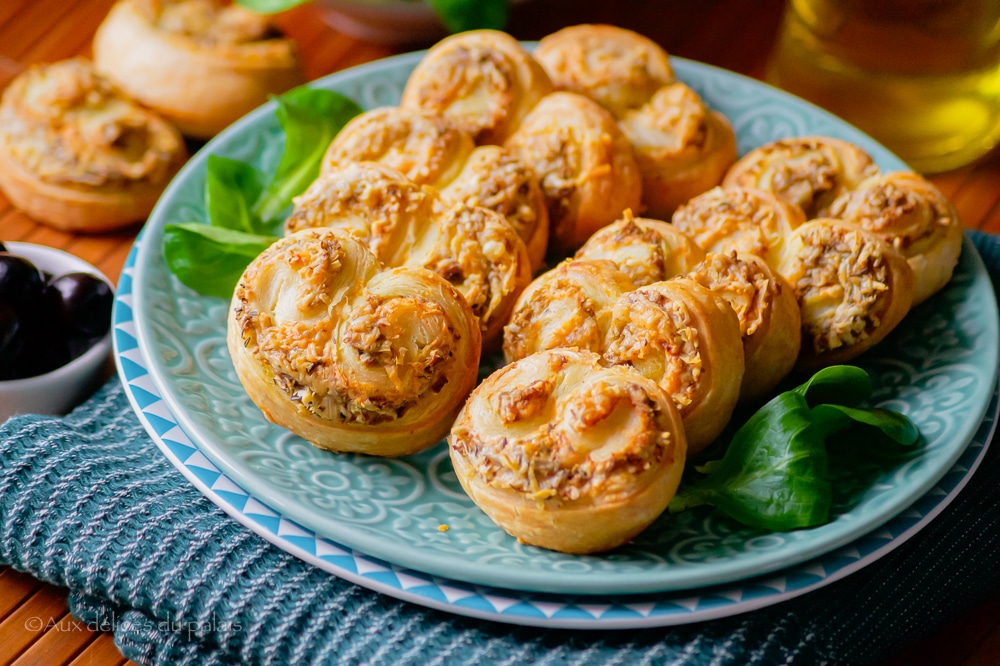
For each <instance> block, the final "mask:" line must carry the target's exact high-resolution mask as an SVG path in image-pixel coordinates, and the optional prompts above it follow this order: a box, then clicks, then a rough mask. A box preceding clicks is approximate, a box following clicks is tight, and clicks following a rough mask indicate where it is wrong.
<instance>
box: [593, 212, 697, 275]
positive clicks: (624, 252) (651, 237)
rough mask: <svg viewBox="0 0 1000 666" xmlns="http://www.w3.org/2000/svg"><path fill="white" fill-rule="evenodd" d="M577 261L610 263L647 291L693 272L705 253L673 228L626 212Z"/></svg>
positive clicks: (606, 228)
mask: <svg viewBox="0 0 1000 666" xmlns="http://www.w3.org/2000/svg"><path fill="white" fill-rule="evenodd" d="M575 258H576V259H607V260H608V261H610V262H612V263H614V264H615V266H617V267H618V270H620V271H622V272H623V273H625V274H626V275H628V276H629V278H631V279H632V282H634V283H635V286H637V287H644V286H645V285H647V284H652V283H654V282H660V281H661V280H666V279H668V278H672V277H675V276H677V275H683V274H684V273H687V272H689V271H691V270H693V269H694V267H695V266H696V265H697V264H698V262H700V261H701V260H702V259H704V258H705V252H704V251H703V250H702V249H701V248H700V247H698V244H697V243H695V242H694V240H692V239H691V237H690V236H688V235H686V234H684V233H681V232H680V231H678V230H677V229H676V228H675V227H673V226H672V225H670V224H667V223H666V222H661V221H660V220H650V219H647V218H642V217H633V216H632V211H631V210H626V211H625V215H624V216H623V217H622V219H620V220H618V221H617V222H615V223H613V224H609V225H608V226H606V227H604V228H603V229H600V230H598V231H597V232H596V233H595V234H594V235H593V236H591V237H590V239H589V240H588V241H587V242H586V243H584V244H583V247H581V248H580V249H579V250H577V251H576V255H575Z"/></svg>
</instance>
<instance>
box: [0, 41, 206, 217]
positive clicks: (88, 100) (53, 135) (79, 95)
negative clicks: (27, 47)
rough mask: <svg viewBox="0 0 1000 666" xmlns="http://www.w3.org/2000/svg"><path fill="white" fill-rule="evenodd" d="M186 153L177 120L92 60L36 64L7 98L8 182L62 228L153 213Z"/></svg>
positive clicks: (1, 173)
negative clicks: (131, 93) (142, 101)
mask: <svg viewBox="0 0 1000 666" xmlns="http://www.w3.org/2000/svg"><path fill="white" fill-rule="evenodd" d="M186 159H187V152H186V150H185V147H184V142H183V140H182V138H181V135H180V134H179V133H178V132H177V130H176V129H175V128H174V127H173V126H172V125H171V124H170V123H168V122H167V121H165V120H164V119H163V118H162V117H160V116H159V115H158V114H157V113H155V112H154V111H150V110H149V109H146V108H143V107H141V106H139V105H138V104H136V103H135V102H134V101H132V100H131V99H129V98H128V97H127V96H126V95H125V94H124V93H123V92H122V91H121V90H119V89H118V88H116V87H115V86H114V85H113V84H112V83H111V82H110V81H109V80H108V79H107V78H105V77H104V76H102V75H101V74H99V73H97V72H96V71H95V70H94V67H93V65H92V63H91V62H90V61H88V60H86V59H84V58H73V59H71V60H64V61H61V62H57V63H52V64H46V65H35V66H32V67H30V68H28V69H27V70H25V71H24V72H23V73H22V74H20V75H19V76H18V77H17V78H15V79H14V80H13V81H12V82H11V83H10V85H9V87H8V88H7V90H6V91H5V92H4V95H3V98H2V101H0V189H2V190H3V191H4V193H5V194H6V195H7V197H8V198H9V199H10V200H11V202H12V203H13V204H14V205H15V206H17V207H18V208H20V209H22V210H23V211H24V212H25V213H27V214H28V215H29V216H30V217H32V218H34V219H36V220H38V221H39V222H44V223H45V224H48V225H50V226H53V227H56V228H59V229H64V230H67V231H74V232H100V231H108V230H112V229H116V228H119V227H122V226H124V225H127V224H130V223H133V222H137V221H139V220H142V219H144V218H145V217H146V216H147V215H149V212H150V211H151V210H152V209H153V205H154V204H155V203H156V201H157V199H158V198H159V196H160V194H161V193H162V192H163V189H164V187H166V185H167V183H168V182H169V181H170V179H171V178H172V177H173V175H174V174H175V173H176V172H177V170H178V169H179V168H180V167H181V165H182V164H183V163H184V161H185V160H186Z"/></svg>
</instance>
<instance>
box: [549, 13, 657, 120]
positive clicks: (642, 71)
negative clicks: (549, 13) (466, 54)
mask: <svg viewBox="0 0 1000 666" xmlns="http://www.w3.org/2000/svg"><path fill="white" fill-rule="evenodd" d="M535 58H536V59H537V60H538V62H540V63H541V64H542V67H544V68H545V71H546V72H548V75H549V78H551V79H552V82H553V83H554V84H555V86H556V88H558V89H559V90H568V91H570V92H575V93H579V94H581V95H586V96H587V97H589V98H590V99H592V100H594V101H595V102H597V103H598V104H600V105H601V106H603V107H604V108H605V109H607V110H608V111H610V112H611V113H612V115H614V116H615V118H619V119H621V118H622V117H623V116H624V115H625V114H626V112H628V111H631V110H633V109H638V108H639V107H641V106H642V105H644V104H645V103H646V102H648V101H649V100H650V98H652V97H653V95H654V94H655V93H656V91H657V90H659V89H660V88H662V87H663V86H665V85H667V84H668V83H673V82H674V70H673V68H672V67H671V66H670V58H669V57H668V55H667V52H666V51H664V50H663V49H662V48H661V47H660V46H659V45H658V44H657V43H656V42H654V41H653V40H651V39H649V38H647V37H644V36H642V35H640V34H639V33H637V32H633V31H631V30H626V29H625V28H619V27H616V26H612V25H592V24H582V25H574V26H570V27H568V28H563V29H562V30H559V31H558V32H554V33H552V34H551V35H547V36H546V37H544V38H543V39H542V41H540V42H539V43H538V48H537V49H535Z"/></svg>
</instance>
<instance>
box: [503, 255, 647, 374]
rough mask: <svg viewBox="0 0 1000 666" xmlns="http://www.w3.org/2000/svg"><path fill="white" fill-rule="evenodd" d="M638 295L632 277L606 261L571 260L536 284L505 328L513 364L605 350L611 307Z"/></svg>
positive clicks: (505, 347)
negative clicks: (545, 354)
mask: <svg viewBox="0 0 1000 666" xmlns="http://www.w3.org/2000/svg"><path fill="white" fill-rule="evenodd" d="M633 289H635V284H633V282H632V280H630V279H629V277H628V276H627V275H625V274H624V273H622V272H621V271H619V270H618V269H617V268H616V267H615V265H614V264H613V263H611V262H610V261H603V260H594V261H587V260H580V259H574V260H566V261H564V262H562V263H560V264H559V265H558V266H556V267H555V268H553V269H552V270H550V271H548V272H546V273H542V274H541V275H539V276H538V277H537V278H535V279H534V280H532V282H531V284H529V285H528V288H527V289H525V290H524V291H523V292H522V293H521V296H520V297H519V298H518V299H517V303H516V304H515V306H514V311H513V313H512V314H511V316H510V321H509V323H508V324H507V326H506V327H505V328H504V335H503V351H504V358H505V359H506V360H507V362H508V363H511V362H513V361H516V360H517V359H520V358H524V357H525V356H528V355H529V354H533V353H535V352H537V351H542V350H545V349H556V348H558V347H577V348H579V349H588V350H590V351H593V352H602V351H603V350H604V339H605V337H606V335H607V331H608V326H609V325H610V323H611V306H612V305H613V304H614V303H615V301H617V300H618V297H619V296H621V295H622V294H624V293H625V292H628V291H631V290H633Z"/></svg>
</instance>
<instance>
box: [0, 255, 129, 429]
mask: <svg viewBox="0 0 1000 666" xmlns="http://www.w3.org/2000/svg"><path fill="white" fill-rule="evenodd" d="M113 303H114V289H113V287H112V284H111V282H110V280H108V278H107V277H106V276H104V275H102V274H101V273H100V271H98V270H97V269H96V268H94V267H93V266H91V265H90V264H88V263H87V262H85V261H83V260H82V259H79V258H78V257H76V256H74V255H72V254H69V253H67V252H63V251H62V250H57V249H54V248H50V247H46V246H44V245H34V244H30V243H13V242H8V243H0V422H2V421H4V420H6V419H7V418H8V417H10V416H13V415H14V414H24V413H35V414H62V413H65V412H67V411H69V410H70V409H72V407H74V406H75V405H76V404H77V403H78V402H79V401H80V400H81V399H82V398H84V397H85V396H86V395H87V394H88V393H89V392H90V391H92V390H93V389H94V388H96V386H97V385H98V384H99V383H100V382H101V381H103V380H104V379H106V377H107V376H108V374H109V372H108V370H109V368H110V366H109V358H110V356H109V355H110V351H111V309H112V305H113Z"/></svg>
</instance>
